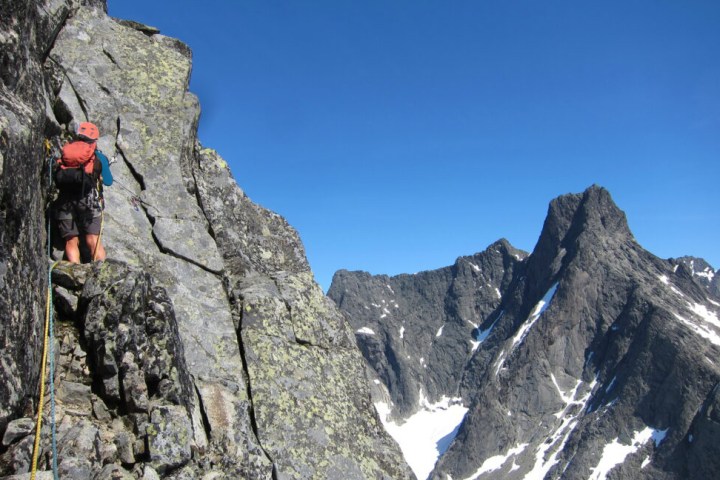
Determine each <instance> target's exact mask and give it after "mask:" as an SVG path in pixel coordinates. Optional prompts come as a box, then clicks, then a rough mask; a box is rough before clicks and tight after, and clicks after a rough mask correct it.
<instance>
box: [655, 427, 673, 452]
mask: <svg viewBox="0 0 720 480" xmlns="http://www.w3.org/2000/svg"><path fill="white" fill-rule="evenodd" d="M668 430H670V429H669V428H666V429H665V430H653V433H652V440H653V442H655V447H656V448H657V447H659V446H660V444H661V443H662V442H664V441H665V437H667V432H668Z"/></svg>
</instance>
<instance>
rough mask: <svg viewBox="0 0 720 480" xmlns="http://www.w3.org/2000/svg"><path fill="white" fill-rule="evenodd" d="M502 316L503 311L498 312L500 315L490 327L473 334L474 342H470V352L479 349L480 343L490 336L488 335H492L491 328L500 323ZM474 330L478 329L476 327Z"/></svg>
mask: <svg viewBox="0 0 720 480" xmlns="http://www.w3.org/2000/svg"><path fill="white" fill-rule="evenodd" d="M503 315H505V310H502V311H501V312H500V315H498V317H497V318H496V319H495V321H494V322H493V323H492V325H490V326H489V327H488V328H487V330H478V331H477V332H476V333H475V340H474V341H473V340H471V341H470V343H472V351H473V353H474V352H475V350H477V349H478V348H479V347H480V344H481V343H483V342H484V341H485V340H487V338H488V337H489V336H490V333H492V330H493V328H494V327H495V325H496V324H497V322H498V321H500V319H501V318H502V317H503ZM475 328H476V329H477V328H479V327H478V326H475Z"/></svg>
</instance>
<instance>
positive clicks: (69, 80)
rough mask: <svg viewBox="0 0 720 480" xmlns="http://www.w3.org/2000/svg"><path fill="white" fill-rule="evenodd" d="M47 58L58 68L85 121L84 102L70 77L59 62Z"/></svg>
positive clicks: (50, 57)
mask: <svg viewBox="0 0 720 480" xmlns="http://www.w3.org/2000/svg"><path fill="white" fill-rule="evenodd" d="M48 58H49V59H50V60H52V61H53V62H55V64H56V65H57V66H58V67H59V68H60V70H61V71H62V72H63V75H64V76H65V79H66V80H67V82H68V85H70V88H71V89H72V91H73V93H74V94H75V98H76V99H77V101H78V105H80V109H81V110H82V111H83V115H85V119H86V120H87V119H88V118H89V117H88V111H87V106H85V101H84V100H83V99H82V97H81V96H80V93H79V92H78V91H77V89H76V88H75V85H73V83H72V80H71V79H70V75H68V73H67V69H66V68H65V67H64V66H63V65H62V64H61V63H60V62H58V61H57V60H55V59H54V58H53V57H52V56H49V57H48Z"/></svg>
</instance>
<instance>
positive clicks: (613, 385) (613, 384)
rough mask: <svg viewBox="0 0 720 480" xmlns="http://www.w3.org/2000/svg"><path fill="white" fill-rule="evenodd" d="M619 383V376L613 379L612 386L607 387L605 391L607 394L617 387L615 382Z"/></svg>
mask: <svg viewBox="0 0 720 480" xmlns="http://www.w3.org/2000/svg"><path fill="white" fill-rule="evenodd" d="M616 381H617V375H616V376H614V377H613V379H612V380H610V385H608V386H607V388H606V389H605V393H606V394H607V393H610V391H611V390H612V389H613V388H614V387H615V382H616Z"/></svg>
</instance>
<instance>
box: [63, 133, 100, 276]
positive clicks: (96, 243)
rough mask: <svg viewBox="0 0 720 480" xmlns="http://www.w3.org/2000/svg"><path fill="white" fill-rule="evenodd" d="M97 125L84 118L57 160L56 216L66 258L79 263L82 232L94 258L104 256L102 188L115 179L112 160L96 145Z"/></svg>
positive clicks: (98, 258)
mask: <svg viewBox="0 0 720 480" xmlns="http://www.w3.org/2000/svg"><path fill="white" fill-rule="evenodd" d="M99 137H100V131H99V130H98V127H97V126H96V125H94V124H92V123H90V122H83V123H81V124H80V126H79V127H78V130H77V135H76V139H75V140H74V141H72V142H70V143H67V144H65V145H64V146H63V148H62V156H61V157H60V158H58V159H57V161H56V164H55V173H54V178H55V185H57V187H58V190H59V192H60V193H59V195H58V199H57V200H56V203H55V219H56V220H57V225H58V230H59V231H60V235H61V236H62V238H63V240H64V242H65V258H66V259H67V260H68V261H70V262H73V263H80V235H82V236H83V239H84V241H85V245H86V246H87V248H88V250H89V251H90V258H91V259H92V261H95V260H105V256H106V253H105V248H104V247H103V246H102V242H101V239H100V235H101V231H102V215H103V209H104V206H105V205H104V199H103V195H102V188H103V185H104V186H108V187H109V186H110V185H112V183H113V177H112V173H111V172H110V163H109V162H108V159H107V157H106V156H105V155H104V154H103V153H102V152H101V151H100V150H98V148H97V140H98V138H99Z"/></svg>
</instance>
